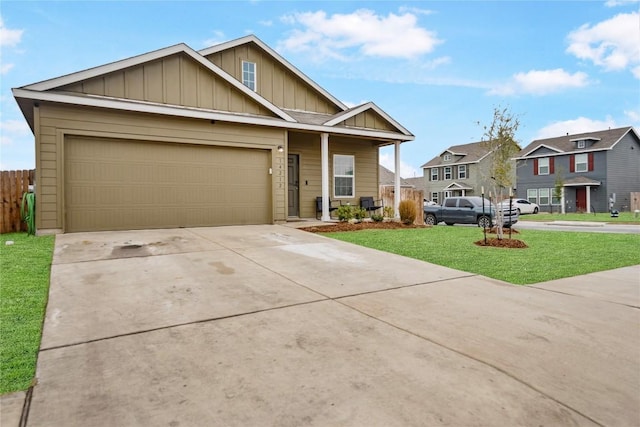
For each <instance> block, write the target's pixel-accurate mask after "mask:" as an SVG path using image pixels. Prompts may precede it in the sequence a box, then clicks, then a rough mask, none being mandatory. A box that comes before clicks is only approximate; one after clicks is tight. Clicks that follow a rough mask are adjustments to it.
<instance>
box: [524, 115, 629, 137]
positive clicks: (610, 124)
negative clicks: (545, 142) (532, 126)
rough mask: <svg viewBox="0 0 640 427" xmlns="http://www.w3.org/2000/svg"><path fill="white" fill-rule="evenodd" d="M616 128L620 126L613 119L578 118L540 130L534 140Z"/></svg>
mask: <svg viewBox="0 0 640 427" xmlns="http://www.w3.org/2000/svg"><path fill="white" fill-rule="evenodd" d="M616 127H618V125H617V124H616V122H615V120H613V119H612V118H611V117H607V118H606V119H605V120H592V119H588V118H586V117H578V118H577V119H573V120H565V121H561V122H555V123H551V124H550V125H547V126H545V127H543V128H542V129H540V130H538V132H537V134H536V136H535V137H534V139H544V138H555V137H558V136H563V135H566V134H567V133H568V134H569V135H573V134H577V133H584V132H594V131H598V130H606V129H608V128H616Z"/></svg>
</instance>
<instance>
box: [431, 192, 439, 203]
mask: <svg viewBox="0 0 640 427" xmlns="http://www.w3.org/2000/svg"><path fill="white" fill-rule="evenodd" d="M431 201H432V202H433V203H438V193H437V192H434V193H431Z"/></svg>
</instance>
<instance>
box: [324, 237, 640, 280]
mask: <svg viewBox="0 0 640 427" xmlns="http://www.w3.org/2000/svg"><path fill="white" fill-rule="evenodd" d="M325 235H326V236H328V237H332V238H334V239H338V240H343V241H345V242H351V243H355V244H357V245H361V246H366V247H369V248H375V249H379V250H382V251H386V252H391V253H395V254H399V255H404V256H407V257H411V258H415V259H419V260H422V261H427V262H430V263H433V264H438V265H442V266H445V267H450V268H455V269H458V270H462V271H468V272H470V273H475V274H480V275H483V276H488V277H492V278H494V279H499V280H503V281H506V282H509V283H514V284H519V285H526V284H532V283H539V282H544V281H547V280H554V279H560V278H563V277H572V276H578V275H581V274H587V273H593V272H596V271H603V270H610V269H614V268H619V267H625V266H629V265H635V264H640V235H637V234H612V233H611V234H602V233H577V232H571V233H563V232H559V231H537V230H520V234H514V235H513V238H515V239H519V240H522V241H524V242H525V243H526V244H527V245H528V246H529V247H528V248H526V249H505V248H494V247H480V246H476V245H474V244H473V242H475V241H478V240H482V239H483V234H482V231H481V230H480V229H479V228H475V227H444V226H437V227H432V228H416V229H407V230H362V231H354V232H344V233H326V234H325ZM488 237H489V235H487V238H488ZM492 237H495V236H492ZM505 237H506V238H508V236H506V235H505Z"/></svg>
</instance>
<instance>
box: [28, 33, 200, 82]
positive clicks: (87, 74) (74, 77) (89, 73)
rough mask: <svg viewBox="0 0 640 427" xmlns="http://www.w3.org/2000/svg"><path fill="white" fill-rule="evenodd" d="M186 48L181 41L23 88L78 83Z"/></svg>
mask: <svg viewBox="0 0 640 427" xmlns="http://www.w3.org/2000/svg"><path fill="white" fill-rule="evenodd" d="M186 48H187V45H185V44H184V43H179V44H176V45H173V46H169V47H165V48H163V49H158V50H154V51H153V52H148V53H144V54H142V55H137V56H133V57H131V58H127V59H123V60H120V61H115V62H111V63H108V64H104V65H100V66H97V67H93V68H89V69H86V70H83V71H78V72H75V73H71V74H66V75H64V76H60V77H55V78H53V79H48V80H44V81H41V82H38V83H33V84H30V85H27V86H23V87H22V88H21V89H28V90H37V91H46V90H51V89H55V88H57V87H60V86H66V85H69V84H73V83H77V82H79V81H82V80H87V79H91V78H93V77H97V76H100V75H102V74H108V73H112V72H114V71H120V70H122V69H125V68H129V67H135V66H136V65H140V64H143V63H145V62H150V61H155V60H156V59H160V58H164V57H165V56H169V55H173V54H175V53H178V52H183V51H184V50H185V49H186Z"/></svg>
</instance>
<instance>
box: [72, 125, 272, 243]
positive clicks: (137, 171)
mask: <svg viewBox="0 0 640 427" xmlns="http://www.w3.org/2000/svg"><path fill="white" fill-rule="evenodd" d="M269 166H270V152H269V151H266V150H257V149H256V150H254V149H239V148H230V147H216V146H197V145H187V144H167V143H153V142H139V141H124V140H112V139H103V138H80V137H69V138H67V140H66V141H65V213H66V230H67V231H93V230H127V229H143V228H172V227H197V226H214V225H237V224H264V223H271V222H272V213H271V212H272V208H271V176H270V175H269V174H268V169H269Z"/></svg>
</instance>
